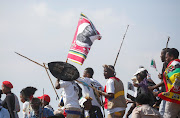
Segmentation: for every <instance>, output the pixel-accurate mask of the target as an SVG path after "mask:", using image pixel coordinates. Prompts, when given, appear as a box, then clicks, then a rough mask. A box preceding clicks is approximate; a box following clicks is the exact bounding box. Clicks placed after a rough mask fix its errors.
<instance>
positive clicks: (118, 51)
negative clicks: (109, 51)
mask: <svg viewBox="0 0 180 118" xmlns="http://www.w3.org/2000/svg"><path fill="white" fill-rule="evenodd" d="M128 27H129V25H128V26H127V29H126V32H125V34H124V36H123V40H122V42H121V45H120V48H119V51H118V54H117V56H116V60H115V62H114V67H115V65H116V61H117V59H118V56H119V53H120V50H121V47H122V44H123V41H124V39H125V36H126V33H127V30H128Z"/></svg>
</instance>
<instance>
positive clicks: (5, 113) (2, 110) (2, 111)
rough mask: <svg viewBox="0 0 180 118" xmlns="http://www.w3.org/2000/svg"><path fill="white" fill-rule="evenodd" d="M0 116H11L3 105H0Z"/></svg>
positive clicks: (0, 117) (2, 117)
mask: <svg viewBox="0 0 180 118" xmlns="http://www.w3.org/2000/svg"><path fill="white" fill-rule="evenodd" d="M0 118H10V115H9V112H8V110H7V109H5V108H3V107H2V106H0Z"/></svg>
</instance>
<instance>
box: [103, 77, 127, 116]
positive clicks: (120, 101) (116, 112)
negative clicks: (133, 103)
mask: <svg viewBox="0 0 180 118" xmlns="http://www.w3.org/2000/svg"><path fill="white" fill-rule="evenodd" d="M104 92H106V93H113V94H114V98H106V97H105V104H104V108H105V109H107V113H108V118H113V117H114V116H119V117H123V116H124V113H125V110H126V107H127V104H126V100H125V97H124V85H123V83H122V81H121V80H120V79H118V78H116V77H110V78H109V79H108V81H107V82H106V86H105V90H104Z"/></svg>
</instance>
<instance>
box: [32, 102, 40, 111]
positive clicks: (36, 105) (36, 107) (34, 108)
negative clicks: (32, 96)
mask: <svg viewBox="0 0 180 118" xmlns="http://www.w3.org/2000/svg"><path fill="white" fill-rule="evenodd" d="M40 104H41V103H40V101H33V102H31V107H32V109H33V110H34V111H38V110H39V107H40Z"/></svg>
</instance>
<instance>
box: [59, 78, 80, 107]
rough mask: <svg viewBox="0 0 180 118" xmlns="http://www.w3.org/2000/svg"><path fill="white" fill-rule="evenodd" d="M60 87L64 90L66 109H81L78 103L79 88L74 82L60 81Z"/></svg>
mask: <svg viewBox="0 0 180 118" xmlns="http://www.w3.org/2000/svg"><path fill="white" fill-rule="evenodd" d="M60 87H61V88H63V89H64V96H63V98H64V106H65V108H69V107H75V108H80V106H79V101H78V93H79V88H78V86H77V85H76V83H75V82H74V81H60Z"/></svg>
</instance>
